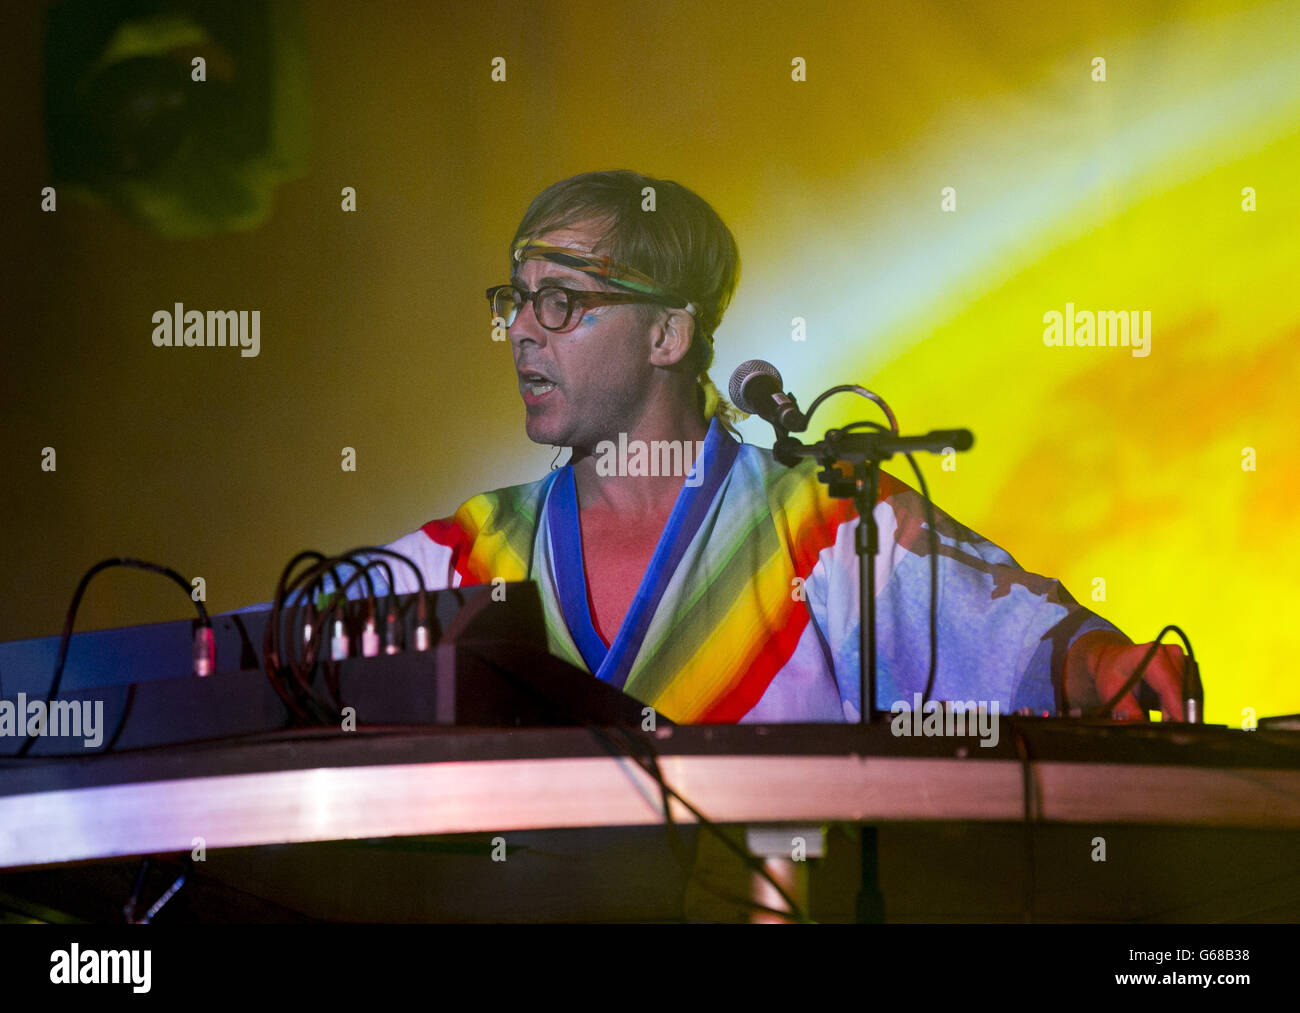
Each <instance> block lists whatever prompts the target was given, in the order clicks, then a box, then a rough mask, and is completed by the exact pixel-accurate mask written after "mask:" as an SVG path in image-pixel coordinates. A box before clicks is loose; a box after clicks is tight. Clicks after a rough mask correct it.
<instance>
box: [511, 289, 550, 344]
mask: <svg viewBox="0 0 1300 1013" xmlns="http://www.w3.org/2000/svg"><path fill="white" fill-rule="evenodd" d="M506 333H507V334H508V335H509V337H510V344H511V347H513V348H514V350H515V351H516V352H518V351H519V349H520V347H521V346H522V344H523V343H524V342H525V341H531V342H532V343H533V344H535V345H540V346H542V347H545V345H546V335H547V334H548V333H549V332H548V331H547V330H546V328H545V327H543V326H542V325H541V324H539V323H538V322H537V312H536V310H535V309H534V308H533V301H532V300H531V299H529V300H526V301H525V302H524V304H523V305H522V306H520V307H519V312H518V313H516V314H515V322H514V323H513V324H511V325H510V327H509V329H508V330H507V331H506Z"/></svg>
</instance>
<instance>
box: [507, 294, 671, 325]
mask: <svg viewBox="0 0 1300 1013" xmlns="http://www.w3.org/2000/svg"><path fill="white" fill-rule="evenodd" d="M487 298H488V304H489V305H490V306H491V307H492V316H493V318H500V319H501V320H504V321H505V326H507V327H509V326H511V325H512V324H513V323H514V322H515V317H517V316H518V315H519V311H520V310H521V309H523V308H524V304H525V303H532V304H533V314H534V315H535V316H536V317H537V322H538V323H539V324H541V325H542V326H543V327H545V328H546V329H547V330H548V331H562V330H564V329H565V328H566V327H568V326H569V320H570V319H571V318H572V316H573V311H574V310H575V309H578V308H579V307H580V306H605V305H616V304H621V303H638V302H639V303H655V304H656V305H659V306H669V307H672V308H675V309H680V308H683V307H685V309H686V310H687V312H691V313H693V312H694V311H695V307H694V305H692V304H691V303H686V302H683V301H682V300H680V299H675V298H673V297H672V296H656V295H647V294H644V293H641V292H579V291H575V290H574V289H571V288H561V287H560V286H559V285H545V286H543V287H542V288H539V289H538V290H537V291H536V292H530V291H528V289H526V288H521V287H520V286H518V285H493V286H492V287H491V288H490V289H488V290H487Z"/></svg>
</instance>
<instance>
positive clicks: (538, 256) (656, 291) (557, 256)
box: [513, 239, 746, 433]
mask: <svg viewBox="0 0 1300 1013" xmlns="http://www.w3.org/2000/svg"><path fill="white" fill-rule="evenodd" d="M513 255H514V260H515V263H516V264H522V263H523V262H524V261H525V260H548V261H550V262H551V263H553V264H559V265H561V266H562V267H568V268H571V269H572V270H574V271H581V272H582V273H583V274H586V275H590V276H591V277H593V278H600V279H601V280H603V281H606V282H608V283H609V284H611V285H614V286H615V287H617V288H622V289H625V290H627V291H629V292H640V293H642V294H644V295H654V296H660V297H663V298H666V299H672V300H675V301H676V302H677V303H679V304H680V305H681V306H684V307H685V309H686V312H687V313H689V314H691V316H693V317H695V318H696V319H698V318H699V307H697V306H696V305H695V303H693V302H689V301H687V300H685V299H682V298H681V297H680V296H679V295H677V294H676V293H673V292H669V291H668V290H667V289H665V288H664V287H663V286H662V285H660V284H659V283H658V282H657V281H655V280H654V279H653V278H651V277H650V276H649V275H648V274H645V273H643V272H641V271H638V270H637V269H636V268H635V267H629V266H628V265H627V264H620V263H619V262H618V261H616V260H611V259H610V258H609V257H607V256H602V255H600V254H595V253H585V252H583V251H582V250H573V249H569V248H568V247H565V246H547V245H546V244H545V243H538V242H535V241H533V240H531V239H521V240H519V241H518V242H517V243H515V247H514V251H513ZM705 338H706V340H707V341H708V342H709V356H708V360H709V362H712V360H713V351H712V349H713V335H712V334H706V335H705ZM697 382H698V383H699V385H700V389H701V391H702V392H703V394H704V417H705V418H706V419H709V418H713V417H714V416H715V415H716V416H717V417H718V420H719V421H720V422H722V424H723V425H724V426H726V427H727V428H728V429H730V430H731V431H732V432H733V433H734V432H735V429H734V425H735V423H736V422H739V421H740V420H741V419H744V418H745V417H746V416H745V413H744V412H742V411H740V410H739V409H738V408H735V407H734V406H732V405H731V404H730V403H728V402H727V401H725V400H724V399H723V397H722V394H721V393H720V392H719V391H718V388H717V387H716V386H715V385H714V383H713V381H712V380H711V379H710V378H709V371H708V365H707V364H706V366H705V368H704V369H703V370H702V371H701V372H700V375H699V377H698V378H697Z"/></svg>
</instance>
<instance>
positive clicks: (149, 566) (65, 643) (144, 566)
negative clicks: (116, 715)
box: [15, 556, 212, 756]
mask: <svg viewBox="0 0 1300 1013" xmlns="http://www.w3.org/2000/svg"><path fill="white" fill-rule="evenodd" d="M114 566H126V567H130V568H132V569H136V570H148V571H149V572H150V573H159V574H162V575H163V576H164V577H167V578H169V579H170V580H172V581H174V582H175V583H176V584H178V585H179V586H180V587H181V589H182V590H183V591H184V592H185V597H186V598H188V599H189V600H190V601H191V602H193V604H194V606H195V608H196V609H197V610H198V613H199V622H200V624H201V625H203V626H205V627H207V628H208V629H211V628H212V620H211V619H210V618H208V610H207V608H205V607H204V605H203V602H201V601H199V600H198V599H196V598H194V597H193V585H192V584H191V583H190V582H189V581H188V580H186V579H185V578H184V577H182V576H181V575H180V574H179V573H177V572H176V571H175V570H173V569H171V568H170V567H167V566H160V565H159V564H158V563H150V562H148V561H146V560H143V559H131V558H129V557H125V556H115V557H113V558H111V559H104V560H101V561H100V562H98V563H96V564H95V565H94V566H92V567H91V568H90V569H89V570H87V571H86V572H85V574H84V575H83V576H82V578H81V580H80V582H79V583H78V584H77V590H76V591H75V592H74V593H73V595H72V603H71V604H70V605H69V606H68V612H67V615H66V617H65V618H64V621H63V636H62V638H61V639H60V641H59V657H58V660H57V661H56V662H55V664H54V678H53V679H51V680H50V688H49V691H48V692H47V693H46V694H45V710H46V720H47V721H48V720H49V708H50V703H51V702H52V701H53V700H54V699H55V697H57V696H58V695H59V686H60V685H61V684H62V682H63V668H64V665H65V664H66V663H67V660H68V648H69V647H70V646H71V645H72V628H73V625H74V624H75V622H76V619H77V609H78V607H79V606H80V605H81V598H82V596H83V595H84V594H85V593H86V588H87V587H88V586H89V585H90V582H91V580H93V579H94V578H95V575H96V574H98V573H99V572H100V571H102V570H107V569H110V568H111V567H114ZM134 698H135V695H134V694H133V693H132V694H128V697H127V703H126V706H127V707H129V706H130V703H131V702H132V701H133V700H134ZM125 722H126V712H125V710H124V711H123V715H122V719H121V721H120V722H119V728H118V733H120V732H121V727H120V725H123V724H125ZM114 738H115V739H116V733H115V735H114ZM35 742H36V735H35V734H32V735H29V736H27V741H26V742H24V743H23V744H22V746H20V747H19V749H18V752H17V753H16V754H15V755H16V756H26V755H27V751H28V750H29V749H31V748H32V745H33V744H34V743H35Z"/></svg>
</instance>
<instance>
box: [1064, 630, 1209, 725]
mask: <svg viewBox="0 0 1300 1013" xmlns="http://www.w3.org/2000/svg"><path fill="white" fill-rule="evenodd" d="M1171 631H1172V632H1174V633H1177V634H1178V636H1179V637H1181V638H1182V641H1183V646H1184V647H1186V648H1187V657H1185V658H1184V659H1183V687H1184V694H1186V692H1187V690H1188V688H1190V687H1191V686H1192V685H1193V683H1196V684H1197V687H1196V688H1197V689H1198V690H1199V688H1200V687H1199V682H1200V669H1199V666H1198V665H1197V664H1196V654H1195V652H1194V651H1193V650H1192V642H1191V641H1190V640H1189V639H1187V634H1186V633H1184V632H1183V631H1182V629H1181V628H1180V627H1178V626H1175V625H1174V624H1173V623H1170V624H1169V625H1168V626H1166V627H1165V628H1164V629H1163V630H1161V631H1160V635H1159V636H1157V637H1156V638H1155V640H1153V641H1151V646H1150V647H1148V648H1147V650H1146V653H1145V654H1143V655H1142V660H1141V661H1139V662H1138V664H1137V668H1135V669H1133V674H1132V675H1130V676H1129V677H1128V679H1127V680H1126V681H1125V683H1124V685H1123V686H1121V687H1120V688H1119V689H1118V690H1117V691H1116V693H1115V695H1114V696H1112V697H1111V698H1110V699H1109V700H1107V701H1106V702H1105V703H1103V704H1099V705H1098V706H1096V707H1094V708H1093V709H1092V710H1090V711H1088V713H1087V716H1088V717H1094V718H1095V717H1109V716H1110V715H1111V714H1112V713H1114V709H1115V705H1116V704H1117V703H1119V702H1120V701H1121V700H1123V699H1124V697H1126V696H1127V695H1128V694H1129V693H1130V692H1132V690H1133V687H1134V686H1136V685H1137V684H1138V683H1139V682H1141V681H1142V675H1143V674H1144V673H1145V672H1146V670H1147V666H1148V665H1149V664H1151V659H1153V658H1154V657H1155V656H1156V651H1157V650H1158V649H1159V647H1160V641H1162V640H1164V638H1165V635H1166V634H1168V633H1169V632H1171ZM1198 695H1199V694H1198ZM1184 716H1186V715H1184Z"/></svg>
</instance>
